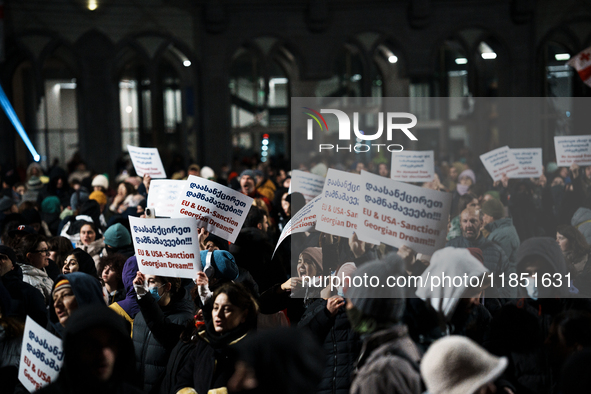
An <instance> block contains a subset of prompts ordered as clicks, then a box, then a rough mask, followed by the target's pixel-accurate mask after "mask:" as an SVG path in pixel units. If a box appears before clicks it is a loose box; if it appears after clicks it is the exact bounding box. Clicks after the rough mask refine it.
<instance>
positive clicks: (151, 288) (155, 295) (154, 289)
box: [148, 285, 164, 302]
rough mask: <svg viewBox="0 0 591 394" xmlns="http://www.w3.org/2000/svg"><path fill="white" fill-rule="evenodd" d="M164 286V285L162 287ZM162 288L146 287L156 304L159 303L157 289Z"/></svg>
mask: <svg viewBox="0 0 591 394" xmlns="http://www.w3.org/2000/svg"><path fill="white" fill-rule="evenodd" d="M162 286H164V285H162ZM162 286H152V287H148V292H149V293H150V294H152V297H154V300H156V302H158V301H160V298H161V297H160V294H158V289H159V288H160V287H162Z"/></svg>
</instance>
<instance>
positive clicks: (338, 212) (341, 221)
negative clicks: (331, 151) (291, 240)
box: [316, 168, 362, 238]
mask: <svg viewBox="0 0 591 394" xmlns="http://www.w3.org/2000/svg"><path fill="white" fill-rule="evenodd" d="M361 182H362V180H361V176H360V175H359V174H352V173H349V172H344V171H339V170H335V169H334V168H330V169H329V170H328V173H327V174H326V181H325V182H324V188H323V189H322V194H321V196H322V200H321V201H320V206H319V208H317V209H318V210H317V215H316V216H317V221H316V230H318V231H322V232H324V233H327V234H332V235H338V236H340V237H345V238H349V237H350V236H351V235H353V232H356V231H357V230H356V229H357V219H358V217H359V212H360V210H361V193H360V191H361Z"/></svg>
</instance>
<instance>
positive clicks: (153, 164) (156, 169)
mask: <svg viewBox="0 0 591 394" xmlns="http://www.w3.org/2000/svg"><path fill="white" fill-rule="evenodd" d="M127 151H128V152H129V157H130V158H131V162H132V163H133V168H135V172H136V173H137V174H138V175H139V176H144V175H146V174H147V175H150V176H151V177H152V178H166V171H164V166H163V165H162V160H160V153H158V149H157V148H140V147H138V146H131V145H127Z"/></svg>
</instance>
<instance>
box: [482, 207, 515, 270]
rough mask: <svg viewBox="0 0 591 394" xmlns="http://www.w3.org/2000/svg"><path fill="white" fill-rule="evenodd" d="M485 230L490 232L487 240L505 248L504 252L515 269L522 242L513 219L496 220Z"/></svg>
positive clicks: (485, 227)
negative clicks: (518, 250)
mask: <svg viewBox="0 0 591 394" xmlns="http://www.w3.org/2000/svg"><path fill="white" fill-rule="evenodd" d="M484 229H485V230H487V231H489V232H490V234H489V236H488V237H487V239H488V240H489V241H492V242H494V243H496V244H497V245H499V246H500V247H501V248H503V251H504V252H505V254H506V255H507V257H508V258H509V262H510V263H511V265H512V266H513V267H514V266H515V264H516V263H517V249H519V244H520V242H519V235H518V234H517V230H516V229H515V226H513V219H511V218H503V219H498V220H495V221H494V222H492V223H489V224H487V225H486V226H484Z"/></svg>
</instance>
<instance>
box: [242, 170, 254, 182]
mask: <svg viewBox="0 0 591 394" xmlns="http://www.w3.org/2000/svg"><path fill="white" fill-rule="evenodd" d="M243 176H249V177H251V178H252V179H253V180H254V171H253V170H244V171H242V174H240V179H242V177H243Z"/></svg>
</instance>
